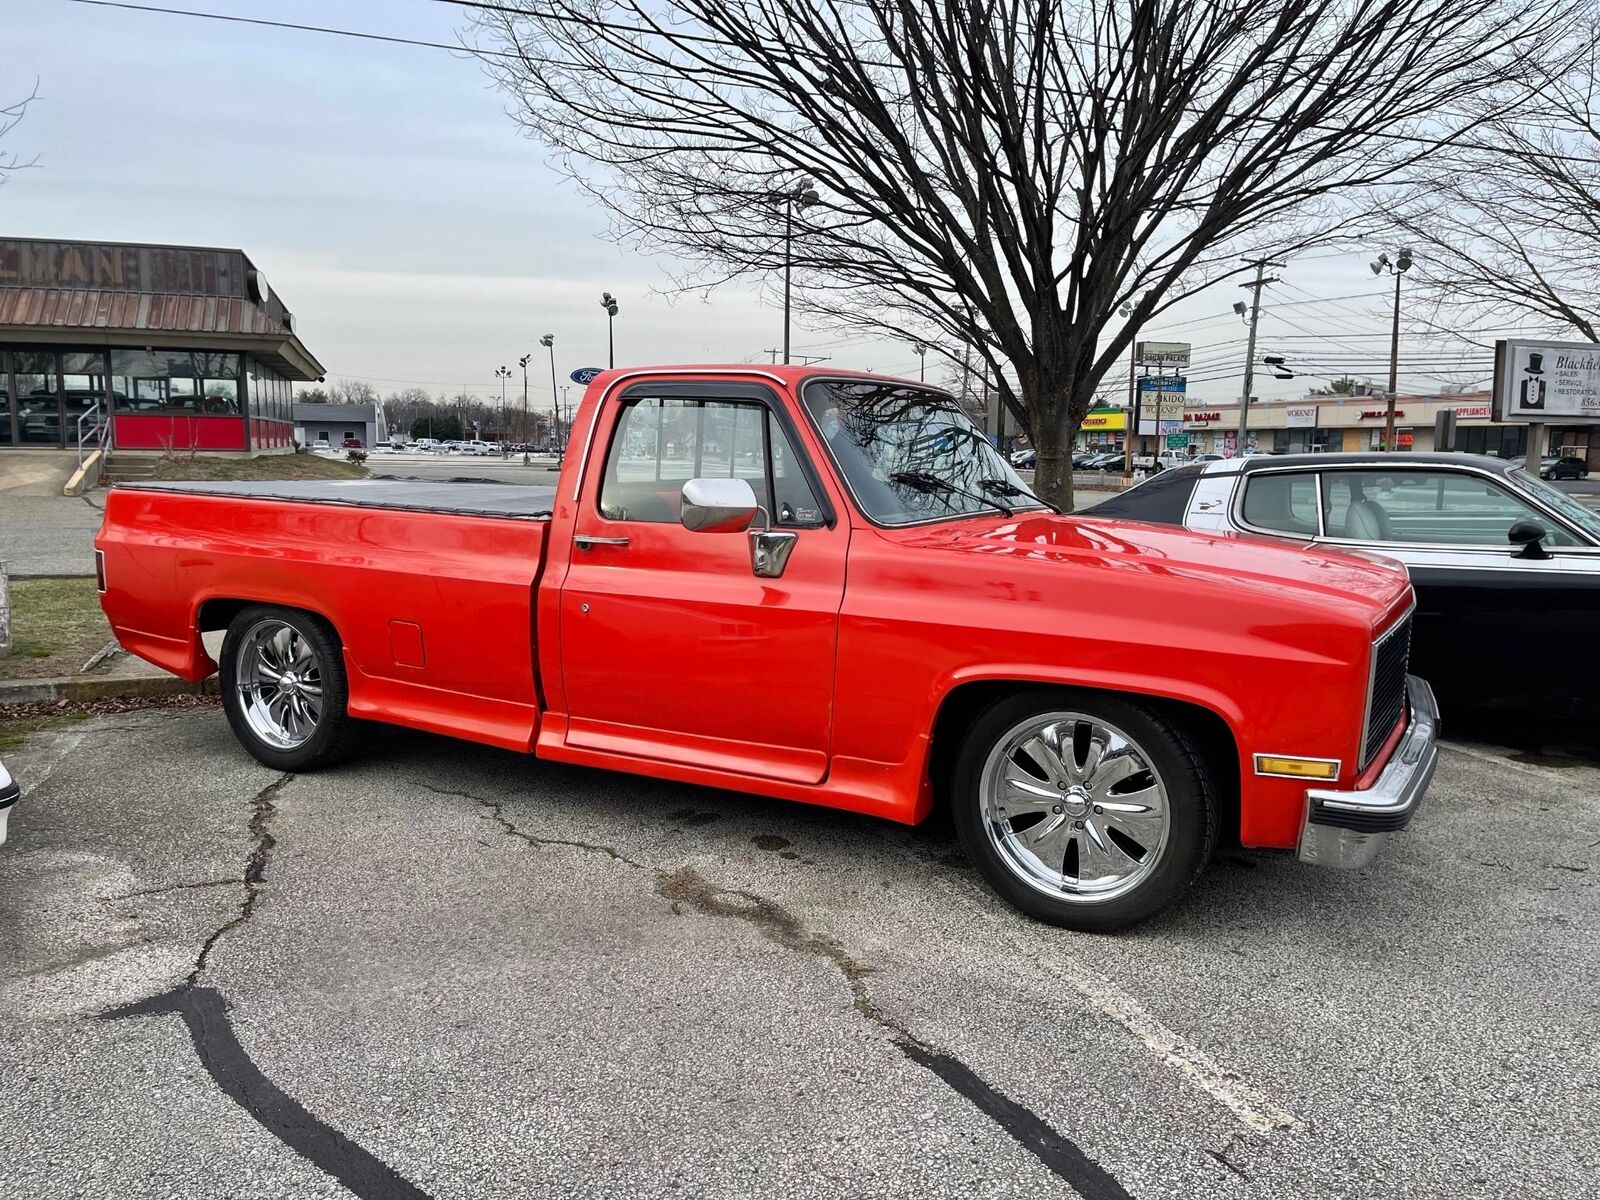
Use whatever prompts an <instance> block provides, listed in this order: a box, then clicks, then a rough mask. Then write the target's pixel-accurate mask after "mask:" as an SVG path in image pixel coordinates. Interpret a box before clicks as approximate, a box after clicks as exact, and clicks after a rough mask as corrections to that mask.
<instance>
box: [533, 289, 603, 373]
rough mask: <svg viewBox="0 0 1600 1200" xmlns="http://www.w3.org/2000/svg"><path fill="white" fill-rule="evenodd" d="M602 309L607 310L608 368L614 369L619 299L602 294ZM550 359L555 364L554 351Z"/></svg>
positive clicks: (552, 368) (546, 343) (547, 335)
mask: <svg viewBox="0 0 1600 1200" xmlns="http://www.w3.org/2000/svg"><path fill="white" fill-rule="evenodd" d="M600 307H601V308H603V309H605V310H606V366H607V367H614V366H616V365H617V338H616V331H615V329H614V324H613V323H614V322H615V321H616V319H617V298H616V297H615V296H613V295H612V294H611V293H610V292H601V293H600ZM545 336H546V337H549V336H550V335H549V334H546V335H545ZM543 344H544V345H546V346H548V345H550V342H545V343H543ZM550 357H551V360H552V362H554V359H555V351H554V350H552V351H551V352H550ZM551 370H552V371H554V370H555V368H554V366H552V367H551ZM551 386H552V388H553V387H554V385H553V384H552V385H551Z"/></svg>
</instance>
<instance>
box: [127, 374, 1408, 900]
mask: <svg viewBox="0 0 1600 1200" xmlns="http://www.w3.org/2000/svg"><path fill="white" fill-rule="evenodd" d="M574 431H575V435H576V436H575V438H574V442H573V445H572V450H573V453H570V454H568V455H567V458H566V462H565V465H564V466H563V467H562V469H561V473H560V475H559V476H558V477H557V479H556V486H555V487H554V488H550V487H521V486H512V485H507V486H498V485H490V484H471V483H463V484H429V483H415V482H399V481H358V482H348V483H346V482H339V483H259V484H256V483H253V484H228V483H195V484H138V485H124V486H120V487H117V488H116V489H114V490H113V491H112V492H111V493H110V495H109V497H108V498H107V501H106V515H105V523H104V526H103V527H102V529H101V531H100V535H99V537H98V539H97V541H96V543H95V544H96V547H97V559H98V565H99V569H100V574H101V588H102V591H103V593H104V595H103V604H104V608H105V611H106V615H107V616H108V617H109V619H110V621H111V624H112V627H113V628H114V629H115V630H116V634H117V637H118V639H119V640H120V641H121V642H122V644H123V645H124V646H125V647H127V649H129V650H130V651H132V652H133V653H135V654H138V655H141V656H142V657H144V658H147V659H149V660H150V661H151V662H154V663H156V664H158V665H160V666H162V667H165V668H167V669H168V670H170V671H173V672H175V673H177V674H178V675H181V676H183V677H184V678H186V679H190V680H199V679H203V678H205V677H206V676H208V675H210V674H211V673H212V672H213V671H220V674H221V681H220V683H221V693H222V699H223V703H224V706H225V708H226V711H227V716H228V720H229V722H230V723H231V725H232V727H233V729H234V732H235V733H236V734H237V736H238V738H239V740H240V741H241V742H243V744H244V745H245V747H246V748H247V749H248V750H249V751H250V753H252V754H253V755H255V757H256V758H258V759H260V760H261V761H262V762H263V763H266V764H267V765H269V766H272V767H275V768H279V769H282V770H293V771H305V770H310V769H314V768H317V767H323V766H327V765H329V764H332V763H334V762H336V761H338V760H339V759H340V758H341V757H342V756H344V755H345V754H346V753H348V752H349V751H350V750H351V749H352V747H353V745H354V743H355V742H356V740H357V738H358V736H359V732H360V729H361V724H362V722H365V721H385V722H391V723H394V724H397V725H406V726H411V727H414V728H417V729H425V730H431V731H433V732H436V733H443V734H449V735H451V736H454V737H460V738H466V739H469V740H473V741H479V742H484V743H487V744H489V745H493V746H500V747H505V748H507V749H511V750H517V751H522V752H525V753H531V754H534V755H537V756H538V757H540V758H548V759H554V760H558V761H561V762H568V763H580V764H584V765H587V766H592V767H603V768H609V769H613V770H620V771H632V772H637V773H639V774H644V775H654V776H660V777H662V778H667V779H675V780H680V781H684V782H688V783H696V784H705V785H708V786H713V787H720V788H731V789H736V790H743V791H746V792H757V793H761V794H764V795H768V796H777V797H782V798H786V799H791V800H805V801H810V802H812V803H817V804H828V805H833V806H836V807H839V808H845V809H850V810H852V811H855V812H860V813H867V814H870V815H872V816H877V817H885V818H888V819H891V820H895V821H904V822H916V821H921V820H922V819H923V818H925V817H926V816H927V815H928V814H929V812H930V811H931V810H932V809H933V808H934V806H935V805H936V804H945V805H949V806H950V808H951V811H952V814H953V817H954V820H955V822H956V824H957V827H958V828H959V830H960V833H961V836H962V838H963V841H964V844H965V846H966V848H967V851H968V852H969V854H970V855H971V856H972V858H973V860H974V861H975V862H976V864H977V865H978V866H979V867H980V868H981V870H982V871H983V873H984V875H985V876H986V877H987V879H988V880H989V881H990V883H992V884H993V885H994V887H995V888H996V889H997V890H998V891H999V892H1000V893H1001V894H1003V895H1004V896H1005V897H1006V898H1007V899H1009V900H1010V901H1012V902H1013V903H1014V904H1016V905H1017V906H1018V907H1020V908H1022V909H1024V910H1025V911H1027V912H1028V913H1031V914H1033V915H1034V916H1036V917H1039V918H1041V919H1043V920H1046V921H1051V922H1055V923H1058V924H1061V925H1066V926H1071V927H1074V928H1082V929H1110V928H1115V927H1118V926H1123V925H1127V924H1129V923H1131V922H1134V921H1137V920H1140V919H1142V918H1144V917H1146V916H1148V915H1149V914H1151V913H1153V912H1155V911H1156V910H1157V909H1159V908H1161V907H1162V906H1163V905H1165V904H1167V903H1169V902H1170V901H1172V900H1173V899H1174V898H1175V897H1176V896H1178V895H1179V894H1180V893H1181V892H1183V890H1184V889H1185V888H1187V887H1188V886H1189V884H1190V883H1191V882H1192V881H1193V880H1194V878H1195V877H1196V875H1197V874H1198V872H1199V871H1200V870H1201V869H1202V867H1203V866H1204V865H1205V863H1206V861H1207V859H1208V858H1209V856H1210V855H1211V852H1212V849H1213V847H1214V845H1215V844H1216V842H1217V840H1218V838H1219V837H1227V838H1229V839H1234V838H1236V839H1238V841H1239V842H1240V843H1242V844H1243V845H1245V846H1257V847H1277V848H1281V849H1284V850H1298V853H1299V856H1300V858H1301V859H1303V860H1307V861H1311V862H1317V863H1326V864H1332V865H1338V866H1360V865H1363V864H1365V863H1366V862H1367V861H1369V860H1370V859H1371V858H1372V856H1373V854H1374V853H1375V852H1376V850H1377V848H1378V846H1379V845H1380V844H1381V843H1382V842H1383V841H1384V840H1385V837H1386V835H1387V834H1388V833H1389V832H1392V831H1394V830H1397V829H1400V828H1403V827H1404V826H1405V825H1406V824H1407V822H1408V821H1409V820H1410V818H1411V815H1412V812H1413V810H1414V809H1415V807H1416V805H1417V803H1418V802H1419V800H1420V798H1421V796H1422V793H1423V791H1424V790H1425V789H1426V787H1427V784H1428V781H1429V779H1430V777H1431V775H1432V771H1433V766H1434V760H1435V757H1436V750H1435V747H1434V737H1435V729H1436V725H1437V718H1436V710H1435V708H1434V704H1433V697H1432V693H1431V692H1430V691H1429V689H1428V687H1427V685H1426V684H1424V683H1422V682H1421V681H1420V680H1416V679H1414V678H1411V677H1409V676H1408V675H1407V671H1406V656H1407V648H1408V638H1409V628H1410V612H1411V608H1412V603H1413V601H1412V592H1411V586H1410V583H1409V581H1408V578H1407V576H1406V573H1405V569H1404V568H1403V567H1401V566H1399V565H1397V564H1393V563H1389V562H1387V561H1385V560H1381V559H1376V558H1363V557H1357V556H1354V555H1349V554H1341V553H1335V552H1331V551H1323V550H1320V549H1316V548H1304V547H1289V546H1285V545H1282V544H1278V543H1275V542H1271V541H1267V540H1258V539H1256V538H1253V537H1247V536H1237V535H1231V534H1196V533H1191V532H1187V531H1184V530H1181V529H1172V528H1166V527H1161V526H1155V525H1143V524H1135V523H1131V522H1119V521H1114V520H1091V519H1086V518H1081V517H1070V516H1062V515H1059V514H1058V513H1056V512H1054V511H1053V510H1051V509H1050V507H1049V506H1048V505H1046V504H1044V503H1043V502H1042V501H1040V500H1039V499H1038V498H1037V497H1035V496H1034V495H1033V494H1032V493H1031V492H1030V491H1029V490H1028V488H1027V486H1026V485H1025V484H1024V483H1023V481H1022V480H1021V478H1019V477H1018V476H1017V475H1016V474H1015V473H1014V472H1013V471H1012V469H1011V467H1010V465H1009V464H1008V463H1007V462H1006V461H1005V459H1004V458H1003V456H1001V455H1000V454H999V453H997V452H996V451H995V449H994V448H993V447H992V446H991V445H990V444H989V442H988V441H987V440H986V439H985V438H984V437H983V435H982V434H981V433H980V432H978V431H977V430H976V429H975V428H974V427H973V425H972V424H971V422H970V421H969V420H968V419H967V418H966V417H965V416H964V415H963V414H962V412H961V409H960V408H959V406H958V405H957V404H956V402H955V401H954V400H953V399H952V398H951V397H950V396H949V395H947V394H945V393H943V392H940V391H938V390H936V389H933V388H929V387H926V386H924V385H921V384H916V383H910V382H907V381H903V380H892V379H883V378H878V377H874V376H870V375H861V374H851V373H844V372H838V371H819V370H815V369H799V368H787V367H783V368H779V367H774V368H766V367H752V366H726V367H672V368H656V369H648V370H631V369H630V370H620V369H619V370H613V371H608V372H606V373H605V374H602V375H600V376H599V377H598V378H596V379H595V380H594V382H593V383H592V384H591V385H590V386H589V388H588V391H587V393H586V394H585V396H584V400H583V404H582V406H581V408H580V409H579V410H578V413H577V419H576V422H575V424H574ZM222 630H225V631H226V637H225V639H224V640H223V643H222V650H221V653H220V655H219V656H218V661H214V660H213V659H212V658H211V656H210V655H209V654H208V653H207V650H206V647H205V644H204V642H203V641H202V636H201V635H202V634H204V633H206V632H208V631H222Z"/></svg>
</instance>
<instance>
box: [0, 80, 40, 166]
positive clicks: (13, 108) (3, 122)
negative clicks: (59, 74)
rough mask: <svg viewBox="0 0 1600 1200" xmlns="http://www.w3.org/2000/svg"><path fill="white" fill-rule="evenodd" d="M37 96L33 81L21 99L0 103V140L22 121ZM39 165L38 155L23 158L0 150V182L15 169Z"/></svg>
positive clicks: (37, 87)
mask: <svg viewBox="0 0 1600 1200" xmlns="http://www.w3.org/2000/svg"><path fill="white" fill-rule="evenodd" d="M38 98H39V85H38V84H37V83H35V84H34V85H33V90H32V91H31V92H29V93H28V94H27V95H26V96H24V97H23V98H22V99H21V100H14V101H12V102H11V103H9V104H3V105H0V140H4V139H5V137H6V136H7V135H8V134H10V133H11V131H12V130H14V129H16V127H17V126H18V125H20V124H21V123H22V118H23V117H25V116H26V115H27V113H28V106H29V105H30V104H32V103H33V102H34V101H35V100H37V99H38ZM38 165H39V159H38V156H37V155H35V156H34V157H32V158H24V157H23V156H22V155H20V154H16V153H14V152H12V151H9V150H0V184H4V183H5V182H6V181H7V180H8V179H10V178H11V176H12V174H13V173H15V172H17V171H25V170H27V169H28V168H29V167H36V166H38Z"/></svg>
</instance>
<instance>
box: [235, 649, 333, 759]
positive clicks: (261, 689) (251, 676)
mask: <svg viewBox="0 0 1600 1200" xmlns="http://www.w3.org/2000/svg"><path fill="white" fill-rule="evenodd" d="M234 686H235V687H236V688H237V690H238V693H239V709H240V711H241V712H242V713H243V715H244V719H245V721H246V723H248V724H249V726H250V729H251V731H252V732H253V733H255V735H256V736H257V737H259V738H260V739H261V740H262V741H263V742H265V743H266V744H267V745H269V746H271V747H273V749H275V750H294V749H297V748H298V747H300V746H303V745H305V744H306V742H308V741H309V740H310V739H311V736H312V735H313V734H314V733H316V731H317V723H318V722H319V721H320V720H321V719H322V660H321V659H320V658H319V657H318V656H317V652H316V650H315V649H314V648H313V647H312V645H311V643H310V641H308V640H307V638H306V636H305V635H304V634H303V633H301V632H300V631H299V630H298V629H296V628H295V627H294V626H293V625H290V624H288V623H286V622H284V621H279V620H271V619H269V620H263V621H257V622H256V623H255V624H254V625H252V626H250V628H249V629H247V630H245V633H244V636H243V637H242V638H240V639H239V649H238V652H237V657H235V659H234Z"/></svg>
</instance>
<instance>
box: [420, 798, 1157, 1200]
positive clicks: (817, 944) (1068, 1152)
mask: <svg viewBox="0 0 1600 1200" xmlns="http://www.w3.org/2000/svg"><path fill="white" fill-rule="evenodd" d="M422 786H423V787H424V788H426V790H428V791H430V792H433V793H435V794H436V795H450V796H457V797H460V798H461V799H466V800H473V801H476V802H477V803H478V804H480V805H482V806H483V807H484V808H485V809H487V810H488V811H487V813H486V814H484V815H485V816H486V818H488V819H492V820H493V821H494V822H495V824H497V825H498V826H499V827H500V829H501V830H502V831H503V832H504V833H505V835H506V836H507V837H513V838H516V839H518V840H519V841H521V842H523V843H525V844H527V845H529V846H535V847H545V846H567V847H572V848H576V849H581V850H585V851H590V852H596V853H601V854H604V855H606V856H607V857H609V858H611V859H613V860H615V861H617V862H620V863H624V864H626V865H627V866H629V867H632V868H634V869H636V870H642V871H649V872H651V873H652V874H653V875H654V876H655V888H656V893H657V895H659V896H661V897H663V898H664V899H666V900H668V901H670V902H671V903H672V909H673V911H674V912H679V911H681V908H680V906H681V905H683V904H687V905H689V906H690V907H691V908H693V909H694V910H695V911H697V912H699V913H701V914H702V915H704V916H710V917H718V918H722V919H728V920H737V921H743V922H745V923H746V924H748V925H750V926H751V927H752V928H754V929H755V930H756V931H757V932H758V933H760V934H761V935H762V936H763V937H765V938H766V939H767V940H768V941H770V942H773V943H774V944H776V945H778V946H781V947H783V948H784V949H786V950H791V951H793V952H795V953H797V954H806V955H812V956H815V957H818V958H822V959H824V960H826V961H828V962H830V963H832V964H833V965H834V967H836V968H837V969H838V971H839V973H840V974H841V975H842V976H844V980H845V982H846V984H847V985H848V986H849V988H850V996H851V1002H852V1004H853V1006H854V1008H855V1010H856V1012H857V1013H858V1014H860V1015H861V1016H862V1017H863V1018H865V1019H866V1020H868V1021H871V1022H872V1023H873V1024H875V1025H877V1026H878V1027H879V1028H881V1029H883V1030H884V1031H885V1032H886V1033H887V1034H888V1035H889V1040H890V1043H891V1044H892V1045H893V1046H894V1047H895V1049H897V1050H899V1051H900V1053H901V1054H903V1055H905V1056H906V1057H907V1058H909V1059H910V1060H911V1061H913V1062H915V1063H916V1064H917V1065H919V1066H921V1067H922V1068H924V1069H925V1070H927V1071H928V1072H929V1073H931V1074H932V1075H934V1076H936V1077H937V1078H938V1079H940V1080H941V1081H942V1082H943V1083H944V1084H945V1085H946V1086H948V1087H949V1088H950V1089H951V1090H952V1091H954V1092H955V1093H956V1094H957V1095H959V1096H961V1097H963V1098H964V1099H966V1100H967V1101H968V1102H969V1103H971V1104H972V1105H973V1106H974V1107H975V1108H977V1109H978V1110H979V1111H980V1112H982V1113H983V1114H984V1115H985V1116H987V1117H988V1118H989V1119H990V1120H992V1121H994V1122H995V1124H997V1125H998V1126H999V1127H1000V1128H1001V1130H1002V1131H1004V1132H1005V1133H1006V1134H1008V1135H1009V1136H1010V1137H1011V1138H1012V1139H1014V1140H1015V1141H1016V1142H1017V1143H1018V1144H1019V1145H1020V1146H1022V1147H1023V1149H1025V1150H1027V1151H1029V1152H1030V1153H1031V1154H1032V1155H1033V1156H1034V1157H1035V1158H1037V1159H1038V1160H1039V1162H1040V1163H1041V1164H1043V1165H1044V1166H1045V1167H1046V1168H1048V1169H1049V1170H1050V1171H1051V1172H1052V1173H1054V1174H1055V1175H1056V1176H1058V1177H1059V1178H1061V1179H1063V1180H1065V1181H1066V1182H1067V1183H1068V1184H1070V1185H1071V1186H1072V1187H1073V1189H1074V1190H1076V1191H1077V1192H1078V1194H1079V1195H1080V1196H1081V1197H1083V1200H1132V1197H1131V1196H1130V1195H1129V1193H1128V1192H1127V1191H1126V1190H1124V1188H1123V1187H1122V1185H1121V1184H1119V1183H1118V1182H1117V1181H1116V1179H1115V1178H1114V1177H1113V1176H1112V1175H1111V1174H1110V1172H1108V1171H1106V1170H1105V1168H1103V1167H1101V1166H1100V1165H1099V1164H1098V1163H1096V1162H1095V1161H1094V1160H1093V1159H1091V1158H1090V1157H1089V1156H1088V1155H1087V1154H1085V1153H1084V1152H1083V1151H1082V1150H1081V1149H1079V1148H1078V1146H1077V1144H1076V1143H1075V1142H1073V1141H1072V1140H1071V1139H1070V1138H1068V1137H1066V1136H1065V1135H1063V1134H1062V1133H1060V1132H1058V1131H1057V1130H1056V1129H1055V1128H1054V1127H1053V1126H1051V1125H1050V1124H1049V1123H1048V1122H1046V1121H1045V1120H1044V1119H1043V1118H1042V1117H1040V1116H1039V1115H1038V1114H1037V1113H1035V1112H1033V1111H1032V1110H1031V1109H1029V1108H1027V1107H1026V1106H1025V1105H1022V1104H1019V1103H1017V1102H1016V1101H1015V1100H1012V1099H1011V1098H1010V1097H1009V1096H1007V1095H1005V1093H1003V1092H1001V1091H1000V1090H999V1089H997V1088H995V1087H994V1086H993V1085H991V1084H990V1083H988V1082H987V1081H986V1080H984V1079H983V1078H982V1077H981V1076H980V1075H978V1073H977V1072H976V1071H974V1070H972V1069H971V1068H970V1067H968V1066H967V1065H966V1064H965V1063H963V1062H961V1061H960V1060H959V1059H957V1058H955V1057H953V1056H952V1055H949V1054H945V1053H943V1052H942V1051H940V1050H938V1049H937V1048H936V1047H934V1046H931V1045H929V1044H928V1043H927V1042H925V1041H923V1040H922V1039H921V1038H919V1037H917V1036H916V1035H915V1034H913V1033H912V1032H911V1031H910V1030H909V1029H907V1028H906V1027H905V1026H904V1025H902V1024H900V1022H898V1021H896V1020H895V1019H894V1018H892V1017H891V1016H889V1015H888V1014H887V1013H886V1012H884V1010H883V1009H882V1008H881V1007H880V1006H879V1005H878V1004H877V1003H876V1002H875V1001H874V1000H873V999H872V995H871V993H870V991H869V990H868V988H867V978H868V977H869V976H871V975H872V974H874V973H875V972H876V970H877V968H875V967H873V966H871V965H870V964H868V963H864V962H862V961H861V960H860V959H857V958H855V957H854V956H853V955H851V954H849V953H848V952H847V951H846V950H845V949H844V948H843V947H842V946H840V945H839V943H838V942H836V941H834V940H833V939H832V938H830V937H827V936H825V935H823V934H820V933H817V932H814V931H811V930H808V929H807V928H806V927H805V925H804V923H803V922H802V921H801V920H800V918H799V917H797V916H795V915H794V914H793V913H791V912H790V911H789V910H788V909H786V908H784V907H783V906H782V905H780V904H778V903H777V902H775V901H773V900H769V899H767V898H766V897H765V896H759V895H757V894H756V893H754V892H748V891H744V890H742V889H737V888H722V887H717V886H716V885H715V884H713V883H711V882H709V881H708V880H707V879H705V877H704V876H702V875H701V874H700V873H699V872H698V871H696V870H695V869H694V868H693V867H690V866H682V867H679V868H678V869H677V870H675V871H664V870H662V869H660V868H659V867H651V866H648V865H647V864H645V863H642V862H639V861H637V860H636V859H632V858H629V857H628V856H627V855H625V854H623V853H622V852H621V851H619V850H617V849H616V848H615V847H614V846H606V845H601V844H599V843H595V842H579V841H570V840H566V839H561V838H544V837H540V836H538V835H536V834H531V833H528V832H527V831H526V830H524V829H522V828H520V827H518V826H517V824H516V823H515V822H513V821H512V820H510V819H509V818H508V817H507V816H506V815H505V812H504V804H503V802H502V801H500V800H494V799H490V798H488V797H485V796H479V795H475V794H474V793H471V792H462V791H448V790H446V789H443V788H435V787H430V786H428V785H427V784H424V785H422Z"/></svg>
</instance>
